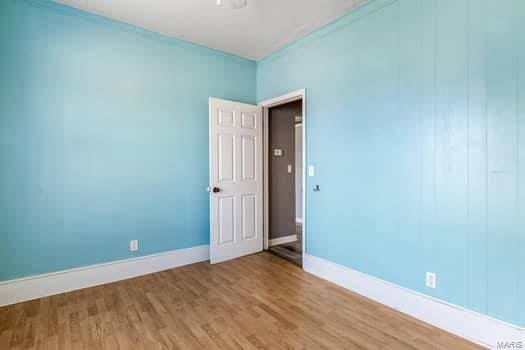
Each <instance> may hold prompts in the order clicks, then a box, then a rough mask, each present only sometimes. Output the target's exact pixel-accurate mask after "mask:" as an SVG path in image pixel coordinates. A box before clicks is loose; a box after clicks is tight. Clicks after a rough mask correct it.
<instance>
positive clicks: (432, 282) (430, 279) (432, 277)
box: [425, 272, 437, 288]
mask: <svg viewBox="0 0 525 350" xmlns="http://www.w3.org/2000/svg"><path fill="white" fill-rule="evenodd" d="M436 283H437V278H436V274H435V273H433V272H427V279H426V283H425V284H426V285H427V287H428V288H436Z"/></svg>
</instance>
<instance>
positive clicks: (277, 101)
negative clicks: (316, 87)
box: [257, 89, 306, 118]
mask: <svg viewBox="0 0 525 350" xmlns="http://www.w3.org/2000/svg"><path fill="white" fill-rule="evenodd" d="M305 93H306V89H300V90H295V91H292V92H289V93H287V94H284V95H281V96H277V97H274V98H270V99H268V100H264V101H262V102H259V103H258V104H257V105H258V106H261V107H264V108H271V107H275V106H279V105H283V104H285V103H288V102H292V101H297V100H300V99H302V98H304V96H305ZM303 101H304V99H303ZM303 118H304V109H303Z"/></svg>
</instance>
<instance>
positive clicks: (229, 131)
mask: <svg viewBox="0 0 525 350" xmlns="http://www.w3.org/2000/svg"><path fill="white" fill-rule="evenodd" d="M261 112H262V111H261V108H260V107H257V106H252V105H248V104H244V103H239V102H233V101H225V100H220V99H216V98H210V187H209V190H210V197H211V200H210V209H211V216H210V220H211V222H210V225H211V238H210V249H211V251H210V261H211V263H212V264H213V263H218V262H221V261H225V260H230V259H234V258H237V257H240V256H244V255H248V254H253V253H256V252H259V251H261V250H262V246H263V201H262V193H263V169H262V151H263V149H262V135H263V134H262V113H261Z"/></svg>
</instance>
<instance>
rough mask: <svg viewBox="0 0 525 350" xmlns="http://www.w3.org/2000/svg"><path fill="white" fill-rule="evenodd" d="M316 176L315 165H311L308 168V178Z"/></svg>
mask: <svg viewBox="0 0 525 350" xmlns="http://www.w3.org/2000/svg"><path fill="white" fill-rule="evenodd" d="M314 175H315V168H314V166H313V165H310V166H309V167H308V176H314Z"/></svg>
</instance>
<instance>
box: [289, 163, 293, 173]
mask: <svg viewBox="0 0 525 350" xmlns="http://www.w3.org/2000/svg"><path fill="white" fill-rule="evenodd" d="M291 173H292V165H291V164H288V174H291Z"/></svg>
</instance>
